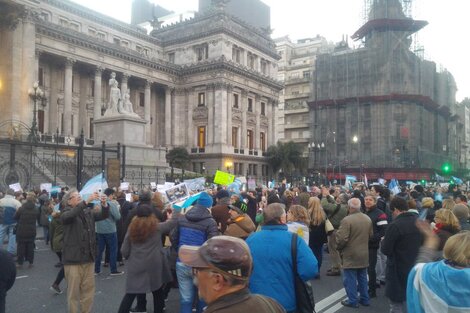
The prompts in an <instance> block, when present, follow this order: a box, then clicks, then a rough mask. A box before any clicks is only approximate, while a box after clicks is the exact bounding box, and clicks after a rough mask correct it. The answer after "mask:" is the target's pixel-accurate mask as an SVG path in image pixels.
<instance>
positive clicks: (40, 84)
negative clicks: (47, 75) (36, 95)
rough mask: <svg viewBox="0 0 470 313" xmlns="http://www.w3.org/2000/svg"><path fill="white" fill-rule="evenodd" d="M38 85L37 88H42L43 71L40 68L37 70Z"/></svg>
mask: <svg viewBox="0 0 470 313" xmlns="http://www.w3.org/2000/svg"><path fill="white" fill-rule="evenodd" d="M38 83H39V86H44V70H43V68H42V67H40V68H39V69H38Z"/></svg>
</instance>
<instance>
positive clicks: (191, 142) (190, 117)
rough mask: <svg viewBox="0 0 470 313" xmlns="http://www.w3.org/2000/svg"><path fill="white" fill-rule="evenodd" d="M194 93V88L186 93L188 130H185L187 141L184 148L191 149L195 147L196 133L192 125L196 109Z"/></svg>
mask: <svg viewBox="0 0 470 313" xmlns="http://www.w3.org/2000/svg"><path fill="white" fill-rule="evenodd" d="M196 94H197V93H196V92H194V88H191V89H189V91H188V100H189V101H188V129H187V140H186V146H188V147H189V148H192V147H194V146H195V144H194V140H193V139H194V138H195V134H197V132H195V131H194V123H193V111H194V109H195V108H196V105H195V102H196V101H195V100H196Z"/></svg>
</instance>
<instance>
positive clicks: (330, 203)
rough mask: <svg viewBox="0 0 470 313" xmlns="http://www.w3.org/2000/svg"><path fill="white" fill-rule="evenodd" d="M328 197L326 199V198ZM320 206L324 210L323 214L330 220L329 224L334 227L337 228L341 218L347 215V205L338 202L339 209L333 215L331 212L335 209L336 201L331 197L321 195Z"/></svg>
mask: <svg viewBox="0 0 470 313" xmlns="http://www.w3.org/2000/svg"><path fill="white" fill-rule="evenodd" d="M327 198H328V199H327ZM321 206H322V207H323V210H325V214H326V216H327V217H328V219H329V220H330V222H331V224H333V227H334V228H335V229H338V228H339V225H340V224H341V220H342V219H343V218H344V217H345V216H346V215H348V206H347V205H345V204H340V209H339V210H338V212H336V213H335V214H334V215H333V213H334V212H335V211H336V208H337V206H338V204H337V203H336V201H334V200H333V197H331V196H328V197H323V198H322V200H321Z"/></svg>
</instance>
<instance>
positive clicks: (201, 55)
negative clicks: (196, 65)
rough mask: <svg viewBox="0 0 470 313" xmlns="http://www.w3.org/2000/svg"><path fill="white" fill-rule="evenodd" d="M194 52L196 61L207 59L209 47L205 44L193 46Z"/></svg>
mask: <svg viewBox="0 0 470 313" xmlns="http://www.w3.org/2000/svg"><path fill="white" fill-rule="evenodd" d="M194 50H195V52H196V58H197V60H198V61H202V60H205V59H207V58H209V46H208V45H207V44H202V45H198V46H195V47H194Z"/></svg>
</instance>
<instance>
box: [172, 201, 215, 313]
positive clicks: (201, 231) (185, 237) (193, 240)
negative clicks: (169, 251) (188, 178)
mask: <svg viewBox="0 0 470 313" xmlns="http://www.w3.org/2000/svg"><path fill="white" fill-rule="evenodd" d="M210 207H212V197H211V196H209V194H208V193H207V192H201V193H200V195H199V198H198V199H197V200H196V203H195V205H194V206H193V207H192V208H191V209H190V210H189V211H187V212H186V214H185V215H182V216H180V217H179V218H178V227H177V228H176V229H175V230H174V232H173V233H172V234H171V245H172V246H173V247H176V248H177V249H178V250H179V248H180V247H181V246H183V245H191V246H202V244H203V243H204V242H205V241H206V240H207V239H209V238H212V237H214V236H217V235H219V230H218V229H217V224H216V222H215V220H214V219H213V218H212V215H211V213H210V212H209V208H210ZM176 276H177V278H178V285H179V293H180V312H181V313H191V312H192V307H193V300H194V297H195V290H194V289H195V288H194V285H193V276H192V273H191V267H189V266H187V265H185V264H184V263H182V262H181V261H180V260H179V259H178V260H176ZM203 307H204V303H203V302H202V301H199V303H198V305H197V309H196V312H197V313H199V312H202V308H203Z"/></svg>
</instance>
